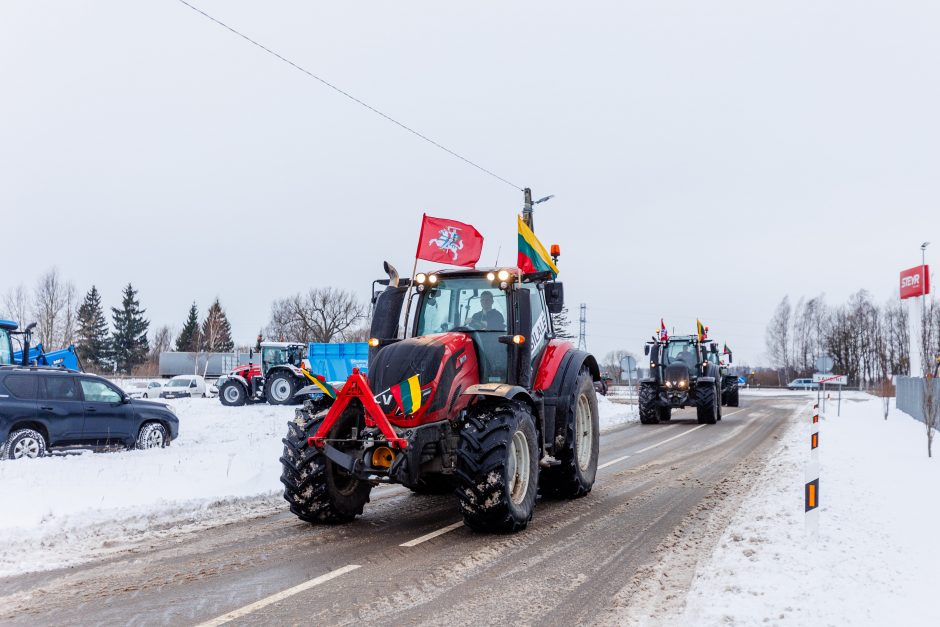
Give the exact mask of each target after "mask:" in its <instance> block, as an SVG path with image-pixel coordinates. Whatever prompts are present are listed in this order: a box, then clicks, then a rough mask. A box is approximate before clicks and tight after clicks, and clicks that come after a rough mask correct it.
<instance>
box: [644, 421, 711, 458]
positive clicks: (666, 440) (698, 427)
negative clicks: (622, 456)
mask: <svg viewBox="0 0 940 627" xmlns="http://www.w3.org/2000/svg"><path fill="white" fill-rule="evenodd" d="M707 426H708V425H699V426H697V427H692V428H691V429H689V430H688V431H683V432H682V433H680V434H679V435H674V436H672V437H671V438H666V439H665V440H663V441H662V442H657V443H656V444H651V445H650V446H647V447H646V448H644V449H640V450H639V451H637V452H636V453H634V455H639V454H640V453H645V452H646V451H651V450H653V449H654V448H656V447H657V446H662V445H663V444H665V443H666V442H672V441H673V440H675V439H676V438H681V437H682V436H684V435H689V434H690V433H692V432H693V431H698V430H699V429H701V428H702V427H707Z"/></svg>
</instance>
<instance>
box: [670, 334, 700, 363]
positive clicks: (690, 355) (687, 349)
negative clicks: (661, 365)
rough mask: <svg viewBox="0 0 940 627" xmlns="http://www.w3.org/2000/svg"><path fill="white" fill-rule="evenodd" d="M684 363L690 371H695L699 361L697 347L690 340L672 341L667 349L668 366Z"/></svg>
mask: <svg viewBox="0 0 940 627" xmlns="http://www.w3.org/2000/svg"><path fill="white" fill-rule="evenodd" d="M677 362H682V363H684V364H685V365H686V367H687V368H688V369H689V370H694V369H695V366H696V364H697V363H698V359H697V358H696V357H695V346H693V344H692V342H690V341H688V340H670V341H669V345H668V346H667V347H666V365H667V366H668V365H669V364H674V363H677Z"/></svg>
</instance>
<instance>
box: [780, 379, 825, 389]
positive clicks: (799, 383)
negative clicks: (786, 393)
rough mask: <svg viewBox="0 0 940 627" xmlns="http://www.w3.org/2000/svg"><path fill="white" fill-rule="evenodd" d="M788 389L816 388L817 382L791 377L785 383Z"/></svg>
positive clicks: (817, 386) (817, 387)
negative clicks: (791, 379) (791, 378)
mask: <svg viewBox="0 0 940 627" xmlns="http://www.w3.org/2000/svg"><path fill="white" fill-rule="evenodd" d="M787 388H788V389H790V390H818V389H819V384H818V383H816V382H815V381H813V380H812V379H793V381H790V383H788V384H787Z"/></svg>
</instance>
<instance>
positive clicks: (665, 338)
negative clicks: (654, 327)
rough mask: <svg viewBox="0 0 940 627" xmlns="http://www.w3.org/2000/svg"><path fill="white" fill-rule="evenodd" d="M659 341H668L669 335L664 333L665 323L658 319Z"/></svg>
mask: <svg viewBox="0 0 940 627" xmlns="http://www.w3.org/2000/svg"><path fill="white" fill-rule="evenodd" d="M659 341H660V342H668V341H669V333H668V332H667V331H666V322H665V321H664V320H663V319H662V318H660V319H659Z"/></svg>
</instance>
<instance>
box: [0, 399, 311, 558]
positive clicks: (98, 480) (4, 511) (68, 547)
mask: <svg viewBox="0 0 940 627" xmlns="http://www.w3.org/2000/svg"><path fill="white" fill-rule="evenodd" d="M166 402H167V403H169V404H172V405H173V406H174V407H175V408H176V411H177V414H178V415H179V419H180V435H179V438H178V439H177V440H176V441H174V442H173V443H172V444H171V445H170V446H169V447H167V448H165V449H158V450H147V451H121V452H112V453H91V452H83V453H82V454H79V455H54V456H52V457H46V458H42V459H30V460H17V461H16V462H2V463H0V503H4V504H5V505H4V506H3V507H2V508H0V536H2V537H3V539H4V541H3V543H2V544H0V576H7V575H12V574H17V573H22V572H29V571H34V570H46V569H50V568H57V567H61V566H65V565H68V564H73V563H77V562H79V561H83V560H84V559H87V558H88V557H89V556H90V555H91V554H93V553H94V554H96V555H98V554H101V552H102V551H104V552H108V550H113V549H114V547H115V546H118V545H123V544H126V542H127V541H128V540H129V539H131V538H134V537H138V536H140V534H142V533H145V532H147V531H148V530H149V529H159V527H161V526H163V525H169V524H173V523H174V522H179V523H183V524H187V525H197V526H198V525H207V524H217V523H219V522H227V521H229V520H232V519H236V518H239V517H241V518H244V517H249V516H257V515H263V514H266V513H270V512H271V511H274V510H275V508H279V507H280V503H279V500H278V499H276V498H275V496H276V494H277V492H279V489H280V486H281V484H280V481H279V477H280V472H281V468H280V462H279V461H278V458H279V457H280V455H281V448H282V444H281V438H282V437H284V434H285V433H286V430H287V427H286V424H287V421H288V420H290V418H291V416H293V412H294V408H293V407H278V406H270V405H252V406H246V407H223V406H222V405H221V404H220V403H219V401H218V400H217V399H202V398H199V399H177V400H169V401H166ZM11 504H15V506H11Z"/></svg>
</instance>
